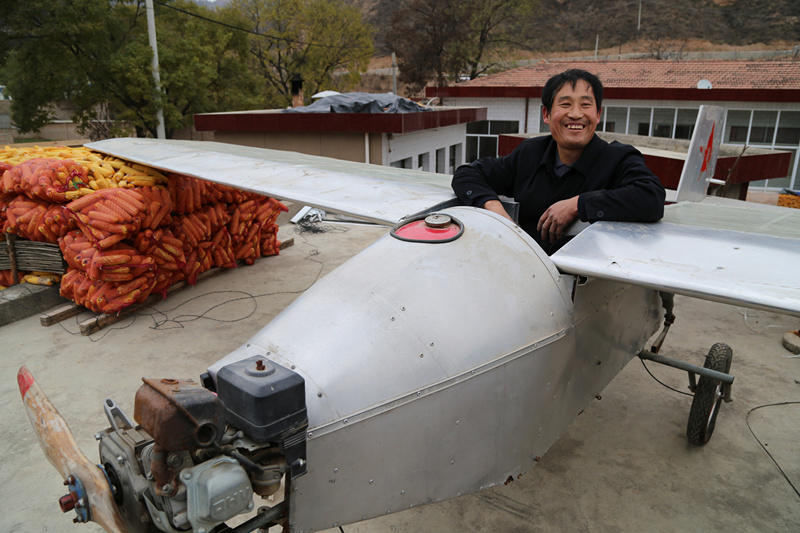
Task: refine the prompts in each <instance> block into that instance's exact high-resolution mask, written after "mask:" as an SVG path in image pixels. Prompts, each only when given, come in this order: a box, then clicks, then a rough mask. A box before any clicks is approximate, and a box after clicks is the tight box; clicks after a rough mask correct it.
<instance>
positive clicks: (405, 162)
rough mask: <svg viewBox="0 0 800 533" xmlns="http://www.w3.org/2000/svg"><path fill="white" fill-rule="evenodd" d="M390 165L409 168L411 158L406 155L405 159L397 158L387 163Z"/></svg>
mask: <svg viewBox="0 0 800 533" xmlns="http://www.w3.org/2000/svg"><path fill="white" fill-rule="evenodd" d="M389 166H390V167H394V168H411V158H410V157H406V158H405V159H398V160H397V161H392V162H391V163H389Z"/></svg>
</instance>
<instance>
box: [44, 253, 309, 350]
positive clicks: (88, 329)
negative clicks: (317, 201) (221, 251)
mask: <svg viewBox="0 0 800 533" xmlns="http://www.w3.org/2000/svg"><path fill="white" fill-rule="evenodd" d="M293 244H294V238H289V239H286V240H285V241H281V246H280V249H281V250H283V249H284V248H288V247H290V246H292V245H293ZM225 270H229V269H225V268H212V269H211V270H208V271H206V272H203V273H202V274H200V275H199V276H198V277H197V281H200V280H203V279H207V278H210V277H213V276H215V275H217V274H219V273H220V272H223V271H225ZM186 286H187V283H186V282H185V281H180V282H178V283H176V284H175V285H173V286H172V287H170V288H169V289H167V294H171V293H173V292H176V291H179V290H181V289H183V288H184V287H186ZM160 300H161V297H160V296H159V295H151V296H150V297H149V298H148V299H147V300H145V301H144V302H143V303H140V304H136V305H132V306H130V307H126V308H125V309H123V310H122V311H120V312H119V313H115V314H106V313H94V312H93V311H90V310H88V309H86V308H85V307H83V306H82V305H78V304H76V303H74V302H73V303H68V304H64V305H59V306H57V307H54V308H52V309H50V310H49V311H47V312H46V313H43V314H41V315H39V323H40V324H41V325H42V326H45V327H47V326H52V325H53V324H57V323H59V322H61V321H62V320H65V319H67V318H70V317H73V316H75V315H79V314H81V313H91V314H92V315H93V316H91V317H89V318H87V319H85V320H82V321H81V322H80V323H79V324H78V327H79V328H80V331H81V335H91V334H92V333H96V332H98V331H100V330H101V329H103V328H104V327H106V326H110V325H111V324H114V323H116V322H119V321H120V320H122V319H123V318H125V317H126V316H128V315H130V314H132V313H135V312H136V311H138V310H139V309H141V308H143V307H146V306H148V305H152V304H154V303H157V302H159V301H160Z"/></svg>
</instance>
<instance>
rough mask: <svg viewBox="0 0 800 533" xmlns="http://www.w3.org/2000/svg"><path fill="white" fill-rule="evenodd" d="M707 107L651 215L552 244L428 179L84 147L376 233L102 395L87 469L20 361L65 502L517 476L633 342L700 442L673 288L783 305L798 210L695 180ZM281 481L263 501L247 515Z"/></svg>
mask: <svg viewBox="0 0 800 533" xmlns="http://www.w3.org/2000/svg"><path fill="white" fill-rule="evenodd" d="M721 116H722V113H721V109H719V108H713V107H705V106H704V107H703V108H701V112H700V113H699V114H698V118H697V123H696V126H695V134H694V137H693V141H692V144H691V148H690V152H689V155H688V158H687V162H686V164H685V167H684V175H683V177H682V180H681V183H680V186H679V188H678V191H677V193H676V198H675V199H676V200H677V202H678V203H675V204H674V205H669V206H667V208H666V216H665V218H664V220H663V221H662V222H659V223H655V224H635V223H616V222H600V223H595V224H592V225H591V226H588V225H584V226H583V227H580V228H576V229H575V231H574V233H575V236H574V238H573V239H572V240H571V241H570V242H569V243H568V244H566V245H565V246H564V247H563V248H561V249H560V250H559V251H558V252H557V253H555V254H554V255H553V256H551V257H548V256H547V255H546V254H544V253H543V252H542V250H541V248H539V246H538V245H537V244H536V243H535V242H534V241H533V239H531V238H530V237H529V236H528V235H527V234H525V233H524V232H523V231H522V230H521V229H520V228H519V227H517V226H516V225H515V224H513V223H511V222H510V221H508V220H506V219H504V218H502V217H500V216H497V215H495V214H493V213H491V212H489V211H485V210H481V209H475V208H470V207H459V206H456V205H455V202H454V199H453V196H452V192H451V190H450V187H449V177H446V176H441V175H434V174H430V173H424V172H415V171H405V170H400V169H391V168H386V167H378V166H372V165H365V164H359V163H349V162H344V161H337V160H331V159H325V158H317V157H311V156H304V155H299V154H291V153H287V152H278V151H270V150H262V149H256V148H248V147H242V146H230V145H224V144H217V143H208V142H189V141H157V140H152V139H110V140H106V141H100V142H96V143H91V144H89V145H88V146H89V147H90V148H93V149H96V150H99V151H101V152H105V153H108V154H112V155H115V156H118V157H122V158H125V159H128V160H131V161H135V162H138V163H142V164H146V165H150V166H153V167H155V168H158V169H162V170H168V171H173V172H179V173H183V174H188V175H191V176H195V177H198V178H203V179H208V180H211V181H216V182H219V183H225V184H228V185H233V186H237V187H241V188H243V189H247V190H251V191H255V192H259V193H263V194H268V195H270V196H275V197H278V198H281V199H286V200H290V201H293V202H301V203H303V204H308V205H312V206H314V207H319V208H322V209H324V210H326V211H335V212H340V213H346V214H349V215H351V216H355V217H358V218H360V219H363V220H367V221H372V222H377V223H380V224H386V225H392V228H391V230H389V231H388V232H387V235H385V236H384V237H382V238H380V239H379V240H378V241H376V242H375V243H374V244H372V245H371V246H370V247H369V248H367V249H366V250H364V251H363V252H361V253H360V254H358V255H356V256H355V257H353V258H352V259H350V260H349V261H348V262H346V263H345V264H343V265H342V266H340V267H339V268H338V269H336V270H335V271H333V272H331V273H330V274H329V275H327V276H326V277H325V278H323V279H321V280H319V281H318V282H317V283H316V284H315V285H314V286H312V287H311V288H310V289H309V290H308V291H306V292H305V293H304V294H303V295H302V296H300V297H299V298H297V300H295V302H294V303H292V304H291V305H290V306H289V307H288V308H286V309H285V310H284V311H283V312H282V313H281V314H280V315H278V316H277V317H276V318H275V319H274V320H273V321H272V322H270V323H269V324H268V325H267V326H266V327H264V329H262V330H261V331H260V332H259V333H258V334H256V335H255V336H254V337H253V338H251V339H249V340H248V341H247V342H246V343H244V344H243V345H242V346H241V347H240V348H238V349H237V350H235V351H233V352H232V353H230V354H228V355H226V356H224V357H223V358H221V359H220V360H219V361H217V362H216V363H214V364H212V365H211V366H210V367H209V368H208V369H207V371H206V372H205V373H204V374H203V375H202V376H201V380H200V383H198V382H194V381H191V380H179V379H172V378H165V379H146V380H144V381H145V383H144V385H142V387H141V388H140V389H139V391H138V392H137V395H136V402H135V412H134V419H135V421H136V423H137V424H138V425H137V424H135V423H134V422H132V421H130V420H129V419H128V417H127V416H125V415H124V414H123V413H122V411H121V410H120V409H119V408H118V407H117V406H116V404H115V403H114V402H113V401H112V400H107V401H106V406H105V409H106V414H107V416H108V420H109V423H110V427H109V428H107V429H105V430H104V431H102V432H100V433H99V434H98V439H99V447H100V464H99V465H97V466H96V465H94V464H93V463H92V462H91V461H89V460H88V459H87V458H86V456H85V455H83V454H82V453H81V451H80V450H79V449H78V448H77V446H76V444H75V441H74V439H73V438H72V436H71V433H70V431H69V428H68V427H67V425H66V423H65V422H64V420H63V419H62V418H61V417H60V415H59V414H58V412H57V411H56V410H55V408H54V407H53V406H52V405H51V404H50V402H49V401H48V400H47V398H46V396H45V395H44V394H43V392H42V391H41V389H40V388H39V386H38V384H37V383H36V382H35V380H34V379H33V377H32V376H31V374H30V372H28V370H27V369H26V368H25V367H23V368H21V369H20V372H19V374H18V382H19V386H20V391H21V393H22V396H23V400H24V403H25V405H26V408H27V411H28V415H29V418H30V420H31V423H32V425H33V426H34V428H35V430H36V432H37V435H38V437H39V439H40V442H41V443H42V446H43V449H44V451H45V454H46V455H47V456H48V458H49V459H50V461H51V462H52V463H53V465H54V466H55V467H56V469H57V470H58V471H59V472H60V473H61V475H62V476H63V477H64V478H65V480H66V481H65V484H67V485H68V486H69V493H68V494H67V495H66V496H65V497H64V498H62V499H61V502H60V503H61V505H62V509H63V510H65V511H68V510H71V509H74V510H75V511H76V513H77V518H76V521H79V522H85V521H95V522H97V523H99V524H100V525H101V526H102V527H104V528H105V529H106V530H107V531H110V532H129V533H133V532H143V531H164V532H169V533H173V532H176V531H194V532H195V533H212V532H217V533H221V532H222V531H236V532H244V531H252V530H255V529H258V528H266V527H268V526H269V525H272V524H283V525H284V526H285V527H286V528H287V529H288V530H290V531H293V532H305V531H315V530H319V529H324V528H330V527H334V526H337V525H339V524H347V523H351V522H355V521H359V520H363V519H366V518H370V517H374V516H377V515H383V514H386V513H390V512H394V511H399V510H403V509H408V508H409V507H414V506H417V505H422V504H425V503H429V502H435V501H440V500H444V499H447V498H452V497H455V496H459V495H462V494H466V493H470V492H474V491H479V490H481V489H484V488H487V487H491V486H493V485H496V484H499V483H503V482H505V481H507V480H508V479H513V478H515V477H516V476H518V475H519V474H521V473H522V472H525V471H526V470H528V469H530V468H531V466H532V465H533V463H534V462H535V461H536V460H537V458H538V457H539V456H542V455H543V454H544V453H545V452H546V451H547V449H548V448H549V447H550V446H551V445H552V444H553V443H554V442H555V441H556V440H557V439H558V438H559V436H560V435H561V434H562V433H563V432H564V430H565V429H566V427H567V426H568V425H569V424H570V422H571V421H572V420H573V419H574V418H575V417H576V416H577V415H578V413H579V412H580V411H581V410H582V409H583V408H584V407H585V406H586V405H587V404H588V403H589V401H590V399H591V398H593V397H594V396H595V395H596V394H598V393H600V392H601V391H602V390H603V388H604V387H605V386H606V385H607V384H608V383H609V382H610V381H611V379H613V378H614V376H615V375H616V374H617V373H618V372H619V371H620V370H621V369H622V368H623V367H624V366H625V364H626V363H627V362H628V361H629V360H630V359H631V358H632V357H634V356H636V355H638V356H640V357H643V358H646V359H651V360H655V361H658V362H661V363H664V364H668V365H671V366H675V367H677V368H680V369H683V370H686V371H688V372H689V376H690V388H691V389H692V390H693V392H694V400H693V403H692V407H691V411H690V416H689V422H688V424H687V437H688V439H689V441H690V442H692V443H694V444H698V445H701V444H704V443H705V442H707V441H708V439H709V438H710V437H711V434H712V432H713V430H714V426H715V423H716V419H717V415H718V413H719V409H720V406H721V402H722V401H723V400H724V399H726V398H728V399H729V397H730V389H731V385H732V382H733V377H732V376H731V375H730V374H729V370H730V364H731V355H732V354H731V350H730V348H728V347H727V346H725V345H723V344H715V345H714V346H713V347H711V349H710V351H709V354H708V357H707V358H706V361H705V364H704V366H703V367H699V366H694V365H689V364H687V363H684V362H681V361H676V360H672V359H668V358H665V357H662V356H660V355H658V353H657V352H658V350H659V348H660V346H661V343H662V342H663V340H664V336H665V335H666V333H667V330H668V329H669V325H670V324H671V323H672V320H673V319H674V315H673V307H672V294H674V293H678V294H684V295H689V296H694V297H698V298H705V299H710V300H715V301H721V302H727V303H734V304H738V305H744V306H750V307H756V308H761V309H768V310H773V311H777V312H781V313H788V314H791V315H794V316H800V282H798V279H797V276H796V269H795V268H792V266H791V265H793V264H797V262H798V260H800V212H798V211H796V210H791V209H786V208H778V207H771V206H760V205H752V204H745V203H743V202H738V201H734V200H727V199H724V198H715V197H706V196H705V194H706V188H707V187H708V183H709V181H710V178H709V176H711V175H712V174H713V169H714V164H715V160H716V155H717V151H718V147H719V138H720V132H721V128H720V123H721ZM765 272H769V273H770V274H769V278H765V274H764V273H765ZM334 308H335V309H336V312H335V313H331V312H330V310H331V309H334ZM662 308H663V311H662ZM662 317H663V327H662V329H661V332H660V334H659V335H658V336H657V337H656V340H655V342H654V343H653V345H652V346H651V347H650V348H649V349H648V347H646V343H647V341H648V339H650V338H651V337H652V336H653V335H654V334H655V333H656V332H657V330H658V329H659V324H660V323H661V321H662ZM308 324H314V327H313V329H310V328H308ZM697 376H699V379H696V377H697ZM387 452H388V453H387ZM280 487H283V488H284V490H283V501H282V503H280V504H277V505H275V506H273V507H271V508H266V507H262V508H261V509H260V510H259V511H253V507H254V504H253V495H254V494H258V495H260V496H262V497H266V496H268V495H271V494H273V493H275V492H277V491H279V490H280ZM246 513H251V514H253V516H252V517H250V518H248V519H247V521H245V522H244V523H243V524H242V525H240V526H238V527H235V528H229V527H228V526H226V525H225V522H226V521H228V520H230V519H232V518H233V517H235V516H237V515H241V514H246Z"/></svg>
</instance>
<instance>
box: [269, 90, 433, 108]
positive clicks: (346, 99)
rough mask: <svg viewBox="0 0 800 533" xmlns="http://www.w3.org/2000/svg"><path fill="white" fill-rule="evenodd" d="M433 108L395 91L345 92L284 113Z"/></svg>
mask: <svg viewBox="0 0 800 533" xmlns="http://www.w3.org/2000/svg"><path fill="white" fill-rule="evenodd" d="M430 110H431V109H430V108H428V107H425V106H422V105H420V104H417V103H416V102H412V101H411V100H409V99H408V98H403V97H402V96H397V95H396V94H393V93H380V94H372V93H343V94H335V95H333V96H326V97H325V98H320V99H319V100H317V101H316V102H314V103H313V104H311V105H307V106H303V107H290V108H288V109H284V110H283V112H284V113H418V112H420V111H430Z"/></svg>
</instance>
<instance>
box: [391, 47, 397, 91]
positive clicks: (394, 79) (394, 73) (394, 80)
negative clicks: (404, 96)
mask: <svg viewBox="0 0 800 533" xmlns="http://www.w3.org/2000/svg"><path fill="white" fill-rule="evenodd" d="M392 94H395V95H396V94H397V56H396V55H395V54H394V52H392Z"/></svg>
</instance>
